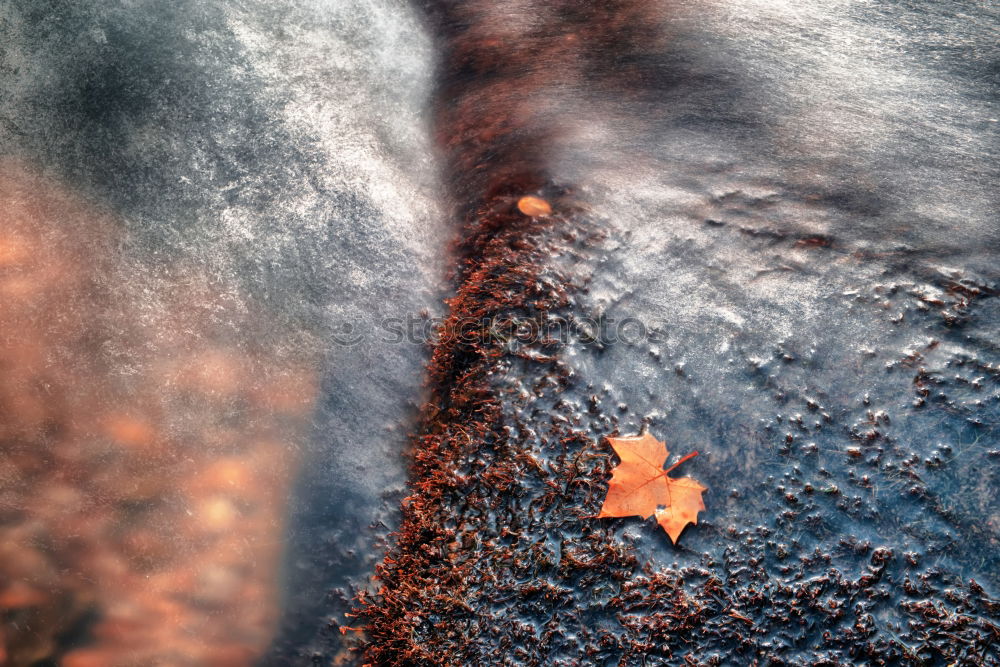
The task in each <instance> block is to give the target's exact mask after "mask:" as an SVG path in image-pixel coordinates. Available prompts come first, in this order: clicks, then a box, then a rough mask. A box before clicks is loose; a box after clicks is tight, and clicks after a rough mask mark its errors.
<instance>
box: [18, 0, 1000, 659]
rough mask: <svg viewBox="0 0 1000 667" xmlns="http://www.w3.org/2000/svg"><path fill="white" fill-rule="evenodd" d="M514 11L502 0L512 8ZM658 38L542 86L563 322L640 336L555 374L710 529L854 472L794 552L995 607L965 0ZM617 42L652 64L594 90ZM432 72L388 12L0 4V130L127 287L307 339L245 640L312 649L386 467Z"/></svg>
mask: <svg viewBox="0 0 1000 667" xmlns="http://www.w3.org/2000/svg"><path fill="white" fill-rule="evenodd" d="M543 11H545V10H544V8H539V7H537V6H533V3H527V2H518V3H510V9H509V11H508V14H509V16H508V18H509V21H510V23H509V25H510V29H511V30H514V31H515V33H516V30H518V29H519V28H518V26H524V25H531V23H532V21H535V20H537V16H538V14H537V13H538V12H543ZM662 29H663V34H664V36H665V39H664V41H663V46H662V49H660V50H659V51H657V52H655V53H649V54H642V58H641V59H640V61H639V62H637V63H628V64H623V63H616V62H608V63H597V64H595V65H594V66H593V71H591V72H589V73H585V74H586V76H580V75H577V78H574V79H572V80H568V81H566V82H565V86H563V87H561V88H560V89H559V90H558V91H554V92H553V96H552V101H551V102H552V109H554V111H553V113H555V114H556V118H557V119H558V122H559V123H560V124H561V128H562V129H563V130H564V132H563V133H562V134H561V138H560V140H559V142H558V144H557V145H558V150H557V151H556V152H555V154H553V155H552V156H551V164H550V165H549V169H550V172H551V173H552V174H553V176H554V178H555V179H556V180H558V181H560V182H563V183H567V184H572V185H573V186H574V187H576V188H578V189H579V190H580V191H581V192H583V193H585V194H586V199H587V201H588V202H589V205H590V206H591V208H592V209H593V211H594V212H595V214H596V215H597V217H599V218H601V219H603V220H606V221H607V222H606V224H607V231H608V237H609V241H608V244H607V246H606V256H605V257H603V258H602V262H601V268H600V270H599V271H598V272H597V274H596V276H595V278H594V284H593V285H592V286H591V289H590V296H589V299H590V301H591V302H592V309H593V315H594V316H595V317H599V318H605V319H609V318H610V319H617V320H621V319H624V318H634V319H636V320H638V321H640V322H642V323H643V325H644V327H645V330H646V331H647V334H648V335H647V336H645V337H644V338H643V339H642V340H637V341H631V342H617V343H612V344H609V345H607V346H606V347H605V348H603V349H602V350H600V351H599V352H591V353H588V354H581V355H580V356H579V358H578V359H576V360H575V363H576V364H577V366H578V368H579V371H580V372H581V373H583V374H586V375H587V376H588V377H589V378H591V379H593V380H595V381H598V385H599V386H602V387H604V391H605V392H606V393H607V395H608V396H609V400H614V401H620V402H621V403H623V404H627V405H628V407H629V412H628V415H627V423H628V424H629V426H630V427H631V428H633V429H634V430H638V429H639V428H640V427H642V426H643V425H645V426H647V427H649V428H652V429H653V430H654V432H656V433H657V434H658V435H660V436H661V437H662V439H665V440H667V441H668V445H674V446H672V447H671V449H672V451H675V452H677V451H679V450H684V451H687V450H689V449H699V450H700V451H701V452H702V457H703V459H702V460H701V461H700V465H699V468H698V472H697V476H698V477H699V479H701V480H702V481H703V482H704V483H705V484H706V485H708V486H709V487H710V489H712V491H711V492H710V494H709V495H708V496H706V503H707V505H708V512H707V513H706V519H707V521H709V522H710V523H711V524H715V525H717V526H720V527H725V526H726V525H727V524H739V525H755V524H761V525H767V524H769V523H770V522H773V520H774V517H775V515H776V513H778V512H779V511H780V510H781V509H782V508H783V507H784V505H783V504H782V503H783V500H782V495H783V494H782V493H778V492H776V491H775V490H774V489H775V488H776V486H778V485H785V486H788V488H789V489H790V488H792V487H793V486H795V485H796V484H798V485H800V486H801V484H802V483H804V482H805V481H807V480H806V479H805V478H808V477H810V475H814V474H815V471H817V470H819V469H825V470H826V471H827V472H828V473H830V475H831V476H832V478H834V479H838V480H839V479H840V478H841V477H843V480H848V475H849V473H850V475H852V476H853V475H855V474H856V475H857V476H858V477H860V476H861V475H867V476H868V477H869V478H870V479H869V481H870V482H871V484H870V485H866V486H864V487H860V486H859V487H852V488H850V490H848V491H847V497H848V499H849V501H850V502H854V500H855V498H856V499H857V502H856V504H855V507H856V511H855V512H854V513H847V514H846V515H836V516H832V517H831V518H829V519H828V520H827V522H826V523H825V532H820V533H809V534H806V533H803V534H801V535H797V536H795V537H797V539H799V540H801V543H802V548H803V549H807V548H809V547H810V546H812V545H829V544H830V543H832V542H834V541H835V540H834V537H833V536H835V535H846V534H850V535H853V536H855V537H857V538H859V539H861V540H871V541H873V542H877V543H879V544H883V543H885V544H891V545H893V546H895V547H897V548H899V549H900V550H901V551H906V550H907V549H913V550H920V551H922V552H927V553H928V554H930V555H929V558H932V559H939V560H940V562H941V563H942V566H943V567H946V568H947V569H949V570H950V571H953V572H955V573H957V574H959V575H961V576H975V577H976V578H977V580H980V583H982V584H984V585H985V586H987V589H988V590H989V591H990V592H991V593H992V595H993V597H998V596H1000V581H997V580H996V574H995V573H996V572H997V571H1000V567H998V566H1000V562H998V561H1000V541H998V540H1000V502H998V500H997V495H996V492H995V489H996V488H997V485H998V483H1000V458H998V456H997V454H996V450H997V449H998V448H1000V430H998V429H1000V302H998V301H997V299H996V298H995V294H996V290H997V288H998V279H1000V275H998V268H997V267H998V266H1000V263H998V259H1000V222H998V218H997V182H998V175H1000V173H998V171H1000V168H998V165H1000V150H998V138H997V130H998V127H1000V122H998V121H1000V109H998V108H997V91H998V77H1000V65H998V63H1000V59H998V57H1000V49H998V36H1000V10H998V7H997V5H996V3H994V2H982V1H973V0H949V1H947V2H945V1H936V2H935V1H928V2H904V1H897V2H890V1H888V0H830V1H825V2H819V1H816V2H792V1H790V0H789V1H785V0H727V1H722V0H698V1H695V0H684V1H681V2H674V3H664V5H663V16H662ZM626 65H628V66H632V67H639V68H641V69H643V70H644V71H648V72H650V73H651V75H650V76H649V77H647V78H646V79H644V81H646V83H645V84H643V83H624V84H623V83H621V82H616V74H617V71H618V68H623V67H625V66H626ZM433 68H434V53H433V46H432V43H431V40H430V37H429V36H428V33H427V31H426V30H425V28H424V26H423V25H422V24H421V17H420V16H419V14H418V12H417V11H416V10H415V9H414V8H413V7H411V6H409V5H408V4H406V3H404V2H402V1H401V0H384V1H378V0H371V1H364V2H343V1H320V0H301V1H297V2H292V1H287V0H278V1H274V2H262V1H259V0H247V1H245V2H240V3H225V2H214V1H211V0H178V1H177V2H170V3H160V2H150V1H148V0H115V1H112V2H76V3H64V2H56V1H42V2H39V1H37V0H30V1H28V0H23V1H22V0H6V1H5V2H3V3H2V4H0V90H2V96H0V153H2V154H3V155H4V156H5V157H9V158H16V159H18V160H20V161H22V162H24V163H27V164H29V165H32V166H33V167H34V168H37V169H40V170H42V171H43V172H44V173H45V174H47V175H49V176H51V177H52V178H53V179H58V180H60V181H61V182H65V183H68V184H69V185H70V186H71V187H73V188H74V189H76V190H77V191H79V192H81V193H84V195H85V196H86V197H88V198H90V199H92V200H93V201H96V202H99V203H100V204H101V205H102V206H105V207H107V208H108V209H109V210H111V211H113V212H114V214H115V216H116V217H117V219H118V220H119V221H120V224H121V226H122V229H123V230H124V232H123V237H122V238H123V240H122V242H121V243H120V244H119V245H118V246H117V248H116V252H117V253H118V255H117V256H116V258H115V260H116V261H117V262H119V263H120V264H121V265H122V266H124V267H127V268H128V269H129V271H131V272H133V273H134V275H135V276H136V280H137V281H140V282H142V284H143V285H144V286H145V288H146V289H150V290H152V291H153V292H155V290H156V287H157V284H158V283H157V281H158V280H160V278H158V276H159V275H160V274H161V271H162V269H163V268H164V267H170V266H172V265H175V264H184V265H186V266H194V267H197V269H198V270H199V271H201V272H202V273H204V274H205V275H207V276H209V277H210V279H211V281H213V282H214V283H215V284H217V285H218V286H219V289H221V290H223V291H226V292H229V293H232V294H233V295H239V296H238V299H239V300H241V301H247V302H253V303H255V304H260V305H261V306H262V307H263V308H264V312H266V313H267V318H268V319H269V321H273V324H272V325H271V329H270V330H271V331H273V332H274V336H275V341H285V340H286V339H288V340H308V341H309V342H308V343H302V344H309V345H315V346H316V347H317V351H318V353H319V354H320V356H321V357H322V359H323V367H322V370H321V374H322V377H323V382H322V389H321V395H320V398H319V400H318V403H317V407H316V410H315V415H314V417H313V432H312V435H311V436H310V438H309V441H308V443H306V445H305V448H306V450H307V451H306V460H307V464H306V465H305V466H304V472H303V473H301V475H300V478H299V481H298V483H297V487H296V489H295V491H294V493H293V494H292V495H291V497H290V498H289V502H288V511H287V513H288V516H289V519H288V525H287V527H286V528H285V529H284V535H283V536H282V537H281V538H280V539H284V540H286V548H285V552H286V557H285V565H284V572H283V573H281V574H280V575H279V574H276V575H275V576H282V577H283V578H284V580H285V582H286V586H285V588H286V594H285V601H284V604H285V612H284V620H283V625H282V631H281V633H280V635H279V638H278V639H277V640H276V648H275V651H274V655H273V656H272V658H271V659H272V660H273V661H274V662H275V663H278V662H282V661H285V660H287V661H291V662H290V664H301V663H299V662H296V661H297V660H302V659H305V658H308V657H315V658H317V659H320V658H323V657H324V656H325V657H329V656H330V655H332V653H333V652H334V651H335V650H336V642H337V639H336V636H333V635H331V633H330V632H329V630H328V629H327V628H326V625H327V623H328V621H329V619H330V618H335V619H337V620H338V622H346V621H345V619H344V617H343V612H344V611H345V610H346V609H347V606H348V601H347V600H348V599H349V597H350V595H351V586H363V585H365V581H366V580H367V576H368V575H369V574H370V572H371V571H372V566H373V563H374V561H375V560H376V559H377V558H378V549H377V544H378V539H379V536H382V535H384V534H385V533H386V532H387V531H388V529H389V528H391V526H392V523H393V516H394V507H395V506H396V503H397V501H398V498H399V497H400V494H401V492H402V487H403V484H404V481H405V467H406V464H405V459H404V457H403V456H402V453H403V451H404V450H405V447H406V442H407V434H408V433H409V432H410V430H412V428H413V424H414V422H413V419H414V415H415V413H416V411H417V409H418V407H419V405H420V401H421V397H422V368H423V364H424V363H425V361H426V355H427V348H426V346H425V345H423V344H422V343H420V342H406V341H404V342H392V341H391V340H389V339H388V337H386V336H381V335H378V332H380V331H381V330H382V326H383V325H382V323H384V322H385V320H386V319H387V318H407V317H408V316H412V315H414V314H419V313H421V311H426V313H425V315H431V316H433V315H437V314H440V313H442V312H443V304H442V298H443V297H444V296H445V295H446V294H447V291H448V288H447V285H446V282H445V275H446V271H447V268H448V266H449V263H450V257H449V243H450V241H451V240H452V239H453V237H454V234H455V227H454V226H453V225H452V223H451V221H450V220H449V217H448V216H449V210H448V206H447V205H446V204H444V203H443V202H446V201H447V196H446V193H442V191H441V190H442V187H443V186H442V185H441V183H440V182H439V181H438V174H439V167H438V166H437V161H436V157H435V148H434V146H433V145H432V141H431V137H430V131H429V119H428V111H427V110H428V109H429V100H430V96H431V94H432V87H433ZM626 81H631V80H630V79H626ZM621 85H629V86H632V88H631V89H630V90H628V91H627V92H628V94H627V95H624V96H623V95H622V94H621V93H622V91H621V89H620V86H621ZM623 98H625V99H627V100H628V102H627V103H622V101H621V100H622V99H623ZM66 224H72V222H71V221H68V222H67V223H66ZM79 243H81V244H84V245H85V244H87V243H88V239H87V238H86V237H81V238H80V239H79ZM971 293H974V294H975V296H973V297H971V298H968V297H969V294H971ZM963 299H965V301H963ZM302 332H307V333H308V335H307V336H305V337H301V336H299V334H301V333H302ZM358 332H360V335H356V334H357V333H358ZM345 336H346V338H345ZM345 340H346V341H348V342H349V344H345V343H344V341H345ZM276 344H279V343H278V342H276ZM280 344H286V343H284V342H281V343H280ZM918 375H919V376H920V377H921V378H925V379H927V380H926V382H925V384H926V385H927V386H929V387H930V393H929V395H926V396H922V395H919V394H918V392H917V390H916V389H915V386H916V385H915V378H917V376H918ZM928 378H929V379H928ZM921 398H923V401H922V402H921V400H920V399H921ZM825 415H829V417H826V416H825ZM628 420H630V421H628ZM873 429H877V430H879V435H878V436H877V438H879V439H880V440H879V442H882V443H888V444H885V447H887V448H889V449H891V448H893V447H896V448H902V449H903V450H905V451H906V452H907V455H909V454H915V455H916V456H918V457H919V458H920V459H921V461H924V460H925V459H926V460H928V461H931V462H933V461H934V459H935V457H937V460H938V462H939V464H933V463H932V464H928V465H929V466H930V467H927V468H926V477H925V481H926V484H927V486H928V488H929V489H930V490H931V491H932V492H933V494H934V497H935V498H936V499H937V500H936V501H935V502H936V503H937V505H938V506H939V509H940V507H944V508H945V510H946V511H943V512H942V511H938V512H936V513H935V512H931V511H929V510H928V508H927V507H926V506H924V505H920V504H916V503H914V502H911V501H908V500H906V499H905V498H906V497H907V488H906V484H905V483H904V482H902V481H900V480H899V479H898V478H896V477H894V476H893V474H892V473H891V472H890V471H886V470H885V469H884V467H880V466H881V463H876V464H873V465H872V466H871V468H870V469H863V468H864V465H863V463H862V464H861V465H859V466H858V467H857V468H854V467H850V466H854V465H855V464H854V463H851V462H850V455H848V454H847V453H846V452H847V448H848V447H860V448H862V452H861V458H862V462H863V461H864V460H865V457H867V456H869V455H870V454H871V453H872V451H873V450H872V449H870V447H871V446H872V445H871V444H870V443H871V440H867V439H866V438H868V436H867V435H866V433H868V432H869V431H871V430H873ZM678 448H679V449H678ZM849 464H850V465H849ZM790 477H795V478H797V479H798V480H799V481H798V482H789V481H788V480H789V479H790ZM846 483H847V484H851V482H850V481H846ZM373 525H374V526H375V527H374V528H373V527H372V526H373ZM914 526H919V528H914ZM714 540H716V538H715V537H713V533H710V532H709V531H701V532H699V530H697V529H689V530H688V533H686V534H685V540H684V542H685V545H686V546H687V547H688V548H689V549H690V552H691V553H693V554H694V553H697V552H700V551H706V550H711V549H712V548H713V544H714ZM644 544H646V545H647V546H646V547H645V548H646V549H647V550H648V551H649V554H648V555H649V557H650V558H656V559H661V560H677V559H683V558H685V557H686V556H685V555H684V553H686V552H684V553H681V554H680V555H678V553H677V552H675V551H671V550H670V549H671V548H670V547H669V545H667V544H665V543H654V542H652V541H651V540H646V541H645V542H644ZM692 557H693V556H692ZM331 591H333V593H331Z"/></svg>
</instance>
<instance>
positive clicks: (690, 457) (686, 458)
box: [659, 450, 698, 477]
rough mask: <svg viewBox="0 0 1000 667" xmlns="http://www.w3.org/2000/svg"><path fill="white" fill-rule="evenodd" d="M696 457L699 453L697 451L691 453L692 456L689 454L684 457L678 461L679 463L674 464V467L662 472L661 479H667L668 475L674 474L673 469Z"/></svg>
mask: <svg viewBox="0 0 1000 667" xmlns="http://www.w3.org/2000/svg"><path fill="white" fill-rule="evenodd" d="M696 456H698V452H697V450H695V451H693V452H691V453H690V454H688V455H687V456H684V457H682V458H681V460H680V461H678V462H677V463H675V464H673V465H672V466H670V467H669V468H667V469H666V470H664V471H663V472H661V473H660V474H659V477H666V476H667V475H669V474H670V473H671V472H673V469H674V468H676V467H677V466H679V465H680V464H682V463H684V462H685V461H687V460H688V459H693V458H694V457H696Z"/></svg>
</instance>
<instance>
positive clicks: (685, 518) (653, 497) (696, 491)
mask: <svg viewBox="0 0 1000 667" xmlns="http://www.w3.org/2000/svg"><path fill="white" fill-rule="evenodd" d="M608 442H610V443H611V446H612V447H614V450H615V453H617V454H618V457H619V458H620V459H621V463H619V464H618V466H617V467H616V468H615V469H614V472H613V474H612V477H611V481H610V482H608V495H607V497H605V499H604V506H603V507H602V508H601V512H600V514H598V515H597V516H598V518H600V517H621V516H641V517H642V518H644V519H646V518H648V517H650V516H654V515H655V516H656V522H657V523H658V524H660V526H662V527H663V530H665V531H666V533H667V535H669V536H670V540H671V541H672V542H673V543H674V544H677V538H678V537H679V536H680V534H681V531H683V530H684V527H685V526H687V525H688V524H689V523H695V524H696V523H698V512H700V511H703V510H704V509H705V502H704V501H703V500H702V498H701V494H702V493H703V492H704V491H705V490H706V487H704V486H702V485H701V483H700V482H698V480H696V479H694V478H691V477H680V478H677V479H674V478H672V477H668V476H667V474H668V473H669V472H670V471H672V470H673V469H674V468H676V467H677V466H679V465H680V464H682V463H684V462H685V461H687V460H688V459H690V458H693V457H695V456H697V455H698V452H692V453H690V454H688V455H687V456H685V457H684V458H682V459H681V460H680V461H678V462H677V463H675V464H674V465H672V466H671V467H670V468H668V469H667V470H664V469H663V464H664V462H665V461H666V460H667V457H668V456H670V451H669V450H668V449H667V446H666V444H665V443H662V442H660V441H659V440H657V439H656V438H654V437H653V436H651V435H650V434H649V433H643V434H642V435H635V436H630V437H624V438H608Z"/></svg>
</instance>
